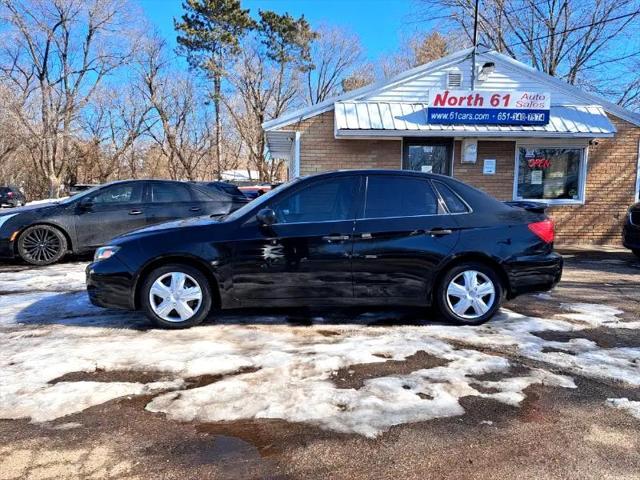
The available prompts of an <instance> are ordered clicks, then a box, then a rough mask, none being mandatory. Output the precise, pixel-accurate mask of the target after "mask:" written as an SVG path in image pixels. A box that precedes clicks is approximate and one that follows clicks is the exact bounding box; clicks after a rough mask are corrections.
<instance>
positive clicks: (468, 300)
mask: <svg viewBox="0 0 640 480" xmlns="http://www.w3.org/2000/svg"><path fill="white" fill-rule="evenodd" d="M503 296H504V288H503V286H502V282H501V281H500V278H499V277H498V275H497V274H496V272H495V271H494V270H493V269H492V268H491V267H489V266H487V265H485V264H483V263H478V262H469V263H464V264H460V265H456V266H455V267H453V268H452V269H451V270H449V271H448V272H447V273H446V274H445V275H444V277H443V278H442V280H441V282H440V283H439V285H438V287H437V292H436V303H437V306H438V309H439V311H440V313H441V314H442V315H443V316H444V317H445V319H446V320H448V321H450V322H453V323H458V324H464V325H480V324H481V323H484V322H486V321H487V320H489V319H490V318H491V317H492V316H493V315H494V314H495V313H496V311H497V310H498V309H499V308H500V303H501V302H502V299H503Z"/></svg>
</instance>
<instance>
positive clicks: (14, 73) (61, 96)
mask: <svg viewBox="0 0 640 480" xmlns="http://www.w3.org/2000/svg"><path fill="white" fill-rule="evenodd" d="M127 11H128V9H127V6H126V4H125V0H1V2H0V22H1V23H2V25H3V27H4V28H3V30H2V44H3V45H4V47H3V48H2V50H1V51H0V75H1V76H2V78H4V79H5V80H7V81H9V82H11V84H12V85H13V87H14V88H15V89H17V90H19V91H20V92H21V93H22V99H23V102H24V103H23V105H22V108H20V109H18V110H17V112H16V113H17V114H18V118H19V120H20V123H21V126H22V127H23V128H25V129H26V130H27V131H28V132H29V134H30V136H31V138H32V139H34V142H33V145H32V146H31V150H30V152H31V157H32V160H33V164H34V166H35V168H36V169H37V170H38V172H39V173H40V174H41V175H43V176H44V177H46V179H47V181H48V185H49V194H50V195H51V196H54V197H57V196H58V195H59V194H60V192H61V185H62V181H63V179H64V176H65V174H66V173H68V172H67V170H68V166H69V163H70V161H71V157H72V155H73V149H72V148H71V147H72V138H73V136H74V135H75V134H76V129H77V119H78V115H79V113H80V112H81V111H82V109H83V108H85V107H86V106H87V104H88V103H89V102H90V101H91V98H92V97H93V95H94V93H95V92H96V89H97V88H98V87H99V85H101V83H102V82H103V81H104V79H105V78H106V77H107V76H108V75H110V74H111V73H113V72H114V70H116V69H118V68H119V67H121V66H122V65H124V64H125V63H126V62H127V60H128V59H129V58H130V54H131V48H130V44H131V42H130V37H129V36H128V35H127V34H126V32H127V31H129V30H130V29H129V28H128V22H127V18H125V17H124V14H125V12H127Z"/></svg>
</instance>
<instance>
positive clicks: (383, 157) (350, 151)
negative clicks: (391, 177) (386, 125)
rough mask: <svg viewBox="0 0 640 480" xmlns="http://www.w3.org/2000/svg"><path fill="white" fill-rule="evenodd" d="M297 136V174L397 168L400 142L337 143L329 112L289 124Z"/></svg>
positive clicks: (331, 116) (351, 141) (331, 115)
mask: <svg viewBox="0 0 640 480" xmlns="http://www.w3.org/2000/svg"><path fill="white" fill-rule="evenodd" d="M285 129H286V130H293V129H295V130H298V131H300V132H302V134H301V136H300V175H311V174H313V173H318V172H325V171H327V170H338V169H348V168H400V167H401V165H400V160H401V158H402V154H401V150H402V142H401V141H400V140H338V139H336V138H335V136H334V133H333V111H329V112H325V113H322V114H320V115H317V116H315V117H312V118H309V119H307V120H303V121H302V122H300V123H298V124H296V125H289V126H287V127H286V128H285Z"/></svg>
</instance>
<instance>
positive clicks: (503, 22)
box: [422, 0, 640, 84]
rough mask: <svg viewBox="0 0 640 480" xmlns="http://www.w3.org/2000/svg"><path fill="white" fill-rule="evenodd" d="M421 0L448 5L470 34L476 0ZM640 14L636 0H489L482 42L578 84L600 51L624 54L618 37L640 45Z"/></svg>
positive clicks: (433, 10) (435, 11) (435, 6)
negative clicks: (639, 35) (638, 33)
mask: <svg viewBox="0 0 640 480" xmlns="http://www.w3.org/2000/svg"><path fill="white" fill-rule="evenodd" d="M422 1H423V3H424V5H425V7H424V10H425V16H426V17H430V16H431V17H437V16H440V17H441V16H442V12H443V11H449V12H450V13H451V16H450V20H449V24H450V26H451V27H454V28H456V27H457V28H458V29H459V30H462V34H463V35H466V36H467V37H468V38H469V39H471V37H472V32H473V18H474V15H473V12H474V8H475V0H437V1H433V0H422ZM639 18H640V6H639V4H638V2H637V0H543V1H540V0H485V1H483V2H482V3H481V8H480V11H479V23H478V28H479V37H480V43H481V44H483V45H485V46H487V47H489V48H492V49H495V50H497V51H499V52H502V53H505V54H507V55H510V56H511V57H513V58H516V59H518V60H521V61H529V62H531V64H532V65H533V66H534V67H535V68H537V69H538V70H541V71H543V72H546V73H548V74H549V75H553V76H557V77H561V78H563V79H565V80H566V81H567V82H569V83H571V84H575V83H576V82H578V80H579V79H580V76H581V74H583V73H584V72H585V70H588V69H589V68H590V65H592V64H594V63H598V62H601V61H602V58H600V56H601V55H602V54H606V55H607V57H608V58H610V59H615V58H616V57H618V58H619V57H620V56H623V55H624V53H623V52H624V46H623V45H620V44H617V45H616V42H619V41H620V40H622V39H625V38H627V39H629V40H630V41H631V42H632V43H633V42H635V46H636V47H637V46H638V38H637V31H638V28H639V23H638V20H639ZM439 21H446V19H441V18H440V19H439ZM627 35H628V36H627ZM634 37H635V38H634ZM636 50H638V49H637V48H636ZM637 54H638V55H640V50H639V51H637Z"/></svg>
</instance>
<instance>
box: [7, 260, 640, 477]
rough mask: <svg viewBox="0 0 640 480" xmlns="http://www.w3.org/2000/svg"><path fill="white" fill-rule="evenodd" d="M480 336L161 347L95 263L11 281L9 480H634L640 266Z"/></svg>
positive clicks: (573, 269) (373, 314)
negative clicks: (115, 297) (95, 302)
mask: <svg viewBox="0 0 640 480" xmlns="http://www.w3.org/2000/svg"><path fill="white" fill-rule="evenodd" d="M563 253H564V254H565V259H566V269H565V274H564V278H563V281H562V282H561V284H560V285H559V286H558V288H556V289H555V290H554V291H553V292H551V293H550V294H542V295H531V296H526V297H521V298H518V299H517V300H515V301H512V302H510V303H508V304H507V305H505V308H504V309H503V311H502V312H501V314H500V315H499V316H498V317H497V318H496V319H495V320H494V321H492V322H490V323H489V324H487V325H484V326H481V327H455V326H450V325H442V324H439V323H438V321H437V319H436V318H434V317H433V315H431V314H429V313H428V312H424V311H420V310H393V311H391V310H384V309H377V310H358V309H347V310H313V311H296V310H268V311H234V312H230V313H225V314H223V315H220V316H218V317H216V318H215V319H211V320H210V321H209V322H207V323H206V324H204V325H203V326H200V327H197V328H194V329H190V330H185V331H180V332H167V331H161V330H154V329H151V328H149V325H148V324H147V322H146V321H145V320H144V318H142V317H140V316H139V315H137V314H130V313H122V312H117V311H108V310H102V309H98V308H95V307H92V306H91V305H89V304H88V302H87V300H86V295H85V293H84V291H83V287H84V284H83V281H84V266H85V265H86V263H84V262H76V261H72V262H68V263H65V264H61V265H57V266H52V267H46V268H42V269H32V268H28V267H26V266H24V265H21V264H10V265H3V266H0V479H23V478H24V479H60V478H96V479H98V478H99V479H102V478H140V479H147V478H154V479H155V478H167V479H171V478H176V479H186V478H194V479H195V478H198V479H202V478H225V479H226V478H229V479H237V478H278V479H280V478H282V479H285V478H344V479H356V478H376V479H379V478H394V479H395V478H409V479H412V478H416V479H418V478H420V479H423V478H535V479H541V478H594V479H595V478H597V479H603V478H629V479H631V478H640V473H639V472H640V389H639V387H640V288H639V286H640V261H638V260H637V259H635V258H634V257H633V256H632V255H631V254H629V253H627V252H626V251H623V250H609V251H606V252H596V251H588V250H576V251H564V252H563Z"/></svg>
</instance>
